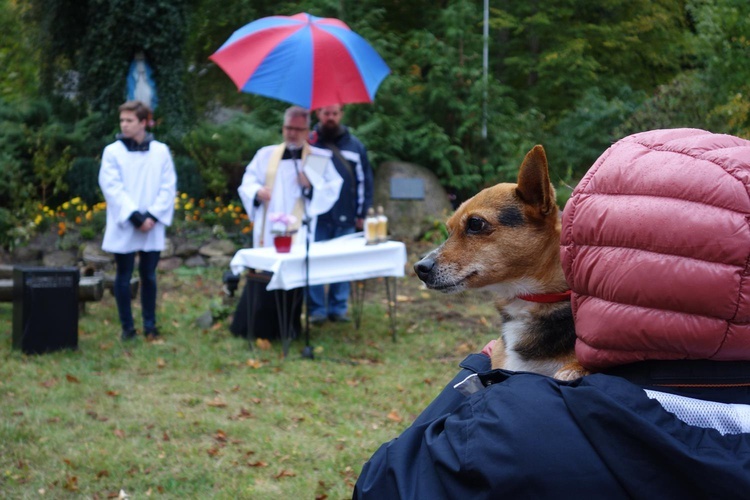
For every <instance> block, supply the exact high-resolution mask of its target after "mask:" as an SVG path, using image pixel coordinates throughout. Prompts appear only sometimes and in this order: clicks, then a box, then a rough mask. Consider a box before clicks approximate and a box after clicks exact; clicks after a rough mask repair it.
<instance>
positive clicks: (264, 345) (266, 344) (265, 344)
mask: <svg viewBox="0 0 750 500" xmlns="http://www.w3.org/2000/svg"><path fill="white" fill-rule="evenodd" d="M255 346H256V347H257V348H258V349H260V350H261V351H268V350H269V349H271V341H270V340H268V339H262V338H260V337H258V338H257V339H255Z"/></svg>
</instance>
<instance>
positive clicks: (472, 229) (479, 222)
mask: <svg viewBox="0 0 750 500" xmlns="http://www.w3.org/2000/svg"><path fill="white" fill-rule="evenodd" d="M485 227H487V222H486V221H485V220H484V219H480V218H479V217H470V218H469V221H468V222H467V224H466V230H467V232H468V233H470V234H475V233H481V232H482V231H483V230H484V228H485Z"/></svg>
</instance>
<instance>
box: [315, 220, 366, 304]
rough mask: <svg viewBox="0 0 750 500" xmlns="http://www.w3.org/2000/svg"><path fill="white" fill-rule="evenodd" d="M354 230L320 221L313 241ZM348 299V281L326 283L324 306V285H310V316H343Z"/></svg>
mask: <svg viewBox="0 0 750 500" xmlns="http://www.w3.org/2000/svg"><path fill="white" fill-rule="evenodd" d="M354 232H355V228H354V227H340V226H336V225H334V224H326V223H321V221H320V220H318V225H317V227H316V228H315V241H325V240H330V239H333V238H338V237H339V236H344V235H346V234H352V233H354ZM348 300H349V282H348V281H344V282H341V283H331V284H330V285H328V301H327V302H328V304H327V307H326V292H325V285H317V286H311V287H310V293H309V294H308V302H307V304H308V307H309V310H310V316H311V317H312V316H344V315H345V314H346V309H347V302H348Z"/></svg>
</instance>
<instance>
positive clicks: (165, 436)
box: [161, 431, 169, 441]
mask: <svg viewBox="0 0 750 500" xmlns="http://www.w3.org/2000/svg"><path fill="white" fill-rule="evenodd" d="M161 440H162V441H169V434H167V431H164V434H162V436H161Z"/></svg>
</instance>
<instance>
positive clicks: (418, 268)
mask: <svg viewBox="0 0 750 500" xmlns="http://www.w3.org/2000/svg"><path fill="white" fill-rule="evenodd" d="M433 267H435V259H433V258H432V257H431V256H429V255H428V256H427V257H425V258H424V259H422V260H420V261H419V262H417V263H416V264H414V272H416V273H417V276H419V279H421V280H422V281H425V280H426V279H427V277H428V276H429V275H430V271H432V268H433Z"/></svg>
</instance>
